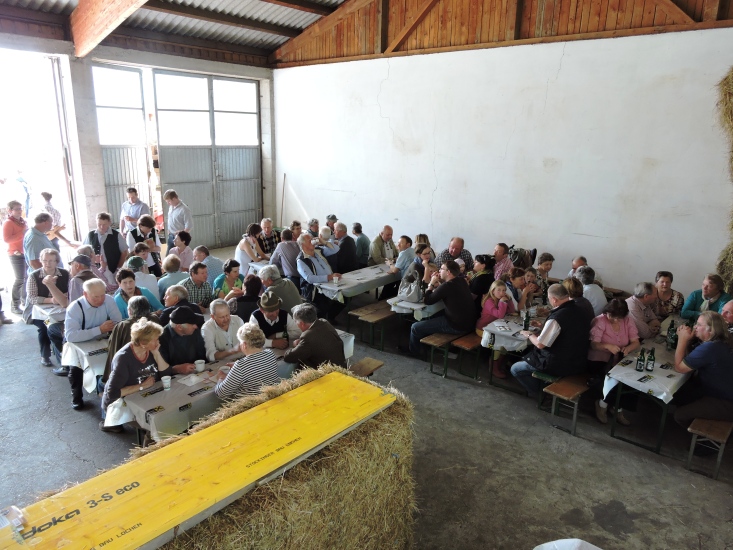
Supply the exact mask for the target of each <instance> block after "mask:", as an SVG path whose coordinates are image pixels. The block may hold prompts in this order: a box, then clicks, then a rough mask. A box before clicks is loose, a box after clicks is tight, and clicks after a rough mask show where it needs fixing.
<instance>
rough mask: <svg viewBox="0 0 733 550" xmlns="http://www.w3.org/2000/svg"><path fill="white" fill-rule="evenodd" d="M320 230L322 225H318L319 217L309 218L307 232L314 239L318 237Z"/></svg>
mask: <svg viewBox="0 0 733 550" xmlns="http://www.w3.org/2000/svg"><path fill="white" fill-rule="evenodd" d="M319 230H320V227H319V226H318V219H317V218H311V219H310V220H308V231H306V233H308V234H309V235H310V236H311V237H313V238H314V239H317V238H318V231H319Z"/></svg>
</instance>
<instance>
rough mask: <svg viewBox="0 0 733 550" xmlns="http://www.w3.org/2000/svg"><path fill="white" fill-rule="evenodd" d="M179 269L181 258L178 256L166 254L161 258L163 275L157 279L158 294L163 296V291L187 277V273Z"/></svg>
mask: <svg viewBox="0 0 733 550" xmlns="http://www.w3.org/2000/svg"><path fill="white" fill-rule="evenodd" d="M180 269H181V260H180V258H178V256H175V255H173V254H168V255H167V256H166V257H165V259H164V260H163V270H164V271H165V275H163V276H162V277H161V278H160V279H159V280H158V295H159V296H165V291H166V290H168V289H169V288H170V287H172V286H173V285H179V284H181V283H182V282H183V281H185V280H186V279H188V273H185V272H183V271H181V270H180Z"/></svg>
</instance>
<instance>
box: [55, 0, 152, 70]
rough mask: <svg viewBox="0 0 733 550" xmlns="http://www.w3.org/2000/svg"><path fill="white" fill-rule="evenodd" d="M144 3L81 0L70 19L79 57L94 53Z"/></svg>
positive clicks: (141, 1)
mask: <svg viewBox="0 0 733 550" xmlns="http://www.w3.org/2000/svg"><path fill="white" fill-rule="evenodd" d="M144 3H145V0H105V1H104V2H98V1H97V0H79V4H78V5H77V6H76V8H75V9H74V11H73V12H72V13H71V17H70V18H69V22H70V24H71V36H72V39H73V40H74V52H75V53H76V55H77V57H84V56H85V55H86V54H88V53H89V52H90V51H92V50H93V49H94V47H95V46H96V45H97V44H99V43H100V42H101V41H102V40H103V39H104V37H106V36H107V35H109V34H110V33H111V32H112V31H113V30H115V29H116V28H117V27H118V26H120V25H121V24H122V22H123V21H124V20H125V19H127V18H128V17H130V15H132V14H133V13H134V12H135V11H136V10H137V9H138V8H139V7H140V6H142V5H143V4H144Z"/></svg>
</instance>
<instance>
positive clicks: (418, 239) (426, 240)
mask: <svg viewBox="0 0 733 550" xmlns="http://www.w3.org/2000/svg"><path fill="white" fill-rule="evenodd" d="M420 244H426V245H428V248H430V261H431V262H435V250H433V248H432V246H431V245H430V237H428V236H427V235H426V234H425V233H418V234H417V235H415V254H417V247H418V245H420ZM474 261H475V260H474ZM473 270H474V271H476V266H474V269H473ZM486 290H487V291H488V289H486Z"/></svg>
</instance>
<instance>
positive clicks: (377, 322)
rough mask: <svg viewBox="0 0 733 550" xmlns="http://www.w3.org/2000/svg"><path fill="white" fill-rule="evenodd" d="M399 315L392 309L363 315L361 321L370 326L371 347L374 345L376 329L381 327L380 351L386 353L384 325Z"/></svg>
mask: <svg viewBox="0 0 733 550" xmlns="http://www.w3.org/2000/svg"><path fill="white" fill-rule="evenodd" d="M396 316H397V314H396V313H395V312H394V311H392V310H391V309H382V310H379V311H375V312H374V313H370V314H368V315H362V316H361V318H360V319H359V320H360V321H362V322H364V323H367V324H368V325H369V345H370V346H373V345H374V327H377V326H378V327H379V329H380V330H379V333H380V339H379V351H384V325H385V321H387V320H388V319H391V318H392V317H396Z"/></svg>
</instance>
